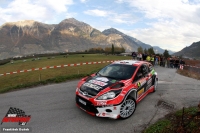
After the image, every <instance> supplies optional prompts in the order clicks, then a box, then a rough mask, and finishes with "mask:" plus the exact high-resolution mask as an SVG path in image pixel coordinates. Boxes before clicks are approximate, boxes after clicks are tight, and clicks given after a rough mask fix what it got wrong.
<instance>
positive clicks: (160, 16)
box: [0, 0, 200, 51]
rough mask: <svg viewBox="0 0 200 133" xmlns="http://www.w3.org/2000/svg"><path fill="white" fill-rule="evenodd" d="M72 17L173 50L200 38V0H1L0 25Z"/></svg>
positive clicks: (100, 28)
mask: <svg viewBox="0 0 200 133" xmlns="http://www.w3.org/2000/svg"><path fill="white" fill-rule="evenodd" d="M71 17H73V18H75V19H77V20H78V21H82V22H85V23H87V24H89V25H91V26H92V27H94V28H96V29H98V30H100V31H103V30H105V29H108V28H115V29H117V30H119V31H121V32H123V33H125V34H127V35H130V36H132V37H134V38H136V39H138V40H140V41H142V42H144V43H146V44H150V45H152V46H159V47H161V48H163V49H168V50H173V51H179V50H181V49H183V48H184V47H185V46H189V45H191V44H192V43H193V42H197V41H200V0H0V26H1V25H2V24H4V23H6V22H15V21H20V20H36V21H39V22H43V23H47V24H58V23H60V22H61V21H62V20H64V19H66V18H71Z"/></svg>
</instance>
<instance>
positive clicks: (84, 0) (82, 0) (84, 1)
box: [80, 0, 88, 3]
mask: <svg viewBox="0 0 200 133" xmlns="http://www.w3.org/2000/svg"><path fill="white" fill-rule="evenodd" d="M80 1H81V3H86V2H87V1H88V0H80Z"/></svg>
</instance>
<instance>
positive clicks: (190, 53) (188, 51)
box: [174, 41, 200, 58]
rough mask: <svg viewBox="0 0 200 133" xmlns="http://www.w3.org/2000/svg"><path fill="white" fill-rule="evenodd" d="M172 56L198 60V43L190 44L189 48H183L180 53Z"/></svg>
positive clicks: (199, 54)
mask: <svg viewBox="0 0 200 133" xmlns="http://www.w3.org/2000/svg"><path fill="white" fill-rule="evenodd" d="M174 55H176V56H182V57H188V58H200V41H199V42H194V43H192V44H191V45H190V46H189V47H185V48H183V49H182V50H181V51H179V52H177V53H174Z"/></svg>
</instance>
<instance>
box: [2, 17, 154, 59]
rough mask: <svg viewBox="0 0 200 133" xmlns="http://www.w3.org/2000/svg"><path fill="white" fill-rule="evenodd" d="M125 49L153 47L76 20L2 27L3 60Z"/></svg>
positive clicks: (118, 32) (113, 30)
mask: <svg viewBox="0 0 200 133" xmlns="http://www.w3.org/2000/svg"><path fill="white" fill-rule="evenodd" d="M112 44H113V45H114V46H115V47H123V48H124V49H125V50H126V52H132V51H137V48H138V47H139V46H141V47H142V48H143V49H144V48H146V49H148V48H150V47H152V46H151V45H148V44H145V43H143V42H141V41H139V40H137V39H135V38H133V37H131V36H128V35H126V34H124V33H122V32H120V31H118V30H116V29H114V28H110V29H107V30H104V31H103V32H101V31H99V30H97V29H95V28H93V27H91V26H90V25H88V24H86V23H84V22H80V21H78V20H76V19H74V18H69V19H65V20H63V21H61V22H60V23H59V24H44V23H41V22H37V21H34V20H24V21H18V22H10V23H5V24H3V25H2V26H1V27H0V59H5V58H9V57H13V56H23V55H31V54H44V53H55V52H56V53H58V52H75V51H85V50H88V49H89V48H94V47H101V48H105V47H111V45H112Z"/></svg>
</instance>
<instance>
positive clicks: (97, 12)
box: [84, 9, 109, 17]
mask: <svg viewBox="0 0 200 133" xmlns="http://www.w3.org/2000/svg"><path fill="white" fill-rule="evenodd" d="M84 13H85V14H88V15H91V16H99V17H106V16H108V15H109V13H108V12H107V11H103V10H98V9H94V10H87V11H84Z"/></svg>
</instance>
